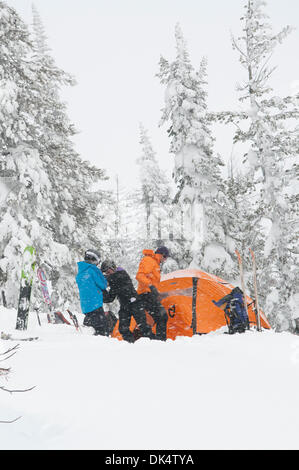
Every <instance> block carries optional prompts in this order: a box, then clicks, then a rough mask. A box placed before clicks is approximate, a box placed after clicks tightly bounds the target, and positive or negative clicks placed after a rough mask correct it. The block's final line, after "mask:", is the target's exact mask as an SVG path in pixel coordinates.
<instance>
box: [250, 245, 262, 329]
mask: <svg viewBox="0 0 299 470" xmlns="http://www.w3.org/2000/svg"><path fill="white" fill-rule="evenodd" d="M249 251H250V254H251V258H252V270H253V286H254V310H255V316H256V328H257V331H262V328H261V316H260V308H259V301H258V293H257V280H256V262H255V254H254V252H253V251H252V249H251V248H249Z"/></svg>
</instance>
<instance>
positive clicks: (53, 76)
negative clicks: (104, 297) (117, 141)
mask: <svg viewBox="0 0 299 470" xmlns="http://www.w3.org/2000/svg"><path fill="white" fill-rule="evenodd" d="M36 21H37V17H36V16H35V35H33V39H31V38H30V35H29V30H28V27H27V26H26V25H25V24H24V22H23V21H22V20H21V19H20V17H19V15H18V14H17V13H16V11H15V10H14V9H12V8H10V7H8V6H7V5H6V4H5V3H4V2H0V34H1V38H2V39H1V44H0V54H1V57H2V60H1V82H0V94H1V104H2V106H1V115H0V127H1V133H0V135H1V137H0V138H1V148H2V154H1V159H2V162H3V164H4V165H5V168H6V169H7V170H9V171H11V172H12V173H13V174H14V177H15V179H16V180H17V181H18V182H19V185H18V186H16V188H15V189H13V190H12V191H10V193H9V194H8V196H7V198H6V201H5V204H2V206H1V208H0V211H1V219H0V244H1V260H0V284H1V290H3V291H5V294H6V299H7V303H8V305H9V306H16V302H17V297H18V290H19V276H20V262H21V254H22V251H23V249H24V247H25V246H26V245H27V244H33V245H34V246H35V247H36V250H37V253H38V257H39V262H43V261H47V262H48V263H49V264H50V265H52V266H53V267H54V268H55V271H56V274H57V272H59V275H58V276H55V282H56V286H55V291H56V292H57V293H58V296H57V299H56V301H57V302H59V301H60V300H62V299H63V300H70V301H71V300H73V299H74V298H76V297H77V295H76V294H77V292H76V291H75V289H76V287H75V282H74V275H75V269H76V266H75V261H76V260H77V259H78V258H79V256H80V257H81V256H82V252H83V251H84V248H85V247H87V248H88V247H89V246H97V247H99V240H98V236H97V234H95V233H94V232H93V231H92V229H91V226H92V223H94V222H95V220H96V219H97V218H99V217H100V212H98V213H97V208H98V205H99V203H100V202H101V194H100V193H92V192H89V190H88V188H90V186H91V183H92V182H94V181H96V180H98V179H101V178H102V177H103V172H102V171H101V170H97V169H94V168H92V167H91V166H90V165H89V164H87V163H85V162H82V161H81V159H80V158H79V156H78V155H77V154H76V152H75V151H74V148H73V144H72V142H71V136H72V135H73V133H74V128H73V125H72V124H71V123H70V122H69V119H68V118H67V114H66V106H65V104H64V103H63V102H62V101H61V100H60V99H59V89H60V87H61V86H62V85H66V84H70V83H71V79H70V77H69V76H68V75H67V74H65V73H64V72H62V71H61V70H59V69H58V68H57V67H56V66H55V64H54V61H53V60H52V59H51V57H50V56H49V55H48V52H47V48H46V47H41V43H42V44H45V43H44V41H45V38H44V37H40V36H39V33H38V31H37V29H36V25H37V23H36ZM79 253H80V254H79ZM49 277H50V276H49Z"/></svg>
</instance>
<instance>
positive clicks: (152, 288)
mask: <svg viewBox="0 0 299 470" xmlns="http://www.w3.org/2000/svg"><path fill="white" fill-rule="evenodd" d="M149 288H150V290H151V293H152V294H154V295H155V297H159V292H158V289H157V288H156V287H155V286H149Z"/></svg>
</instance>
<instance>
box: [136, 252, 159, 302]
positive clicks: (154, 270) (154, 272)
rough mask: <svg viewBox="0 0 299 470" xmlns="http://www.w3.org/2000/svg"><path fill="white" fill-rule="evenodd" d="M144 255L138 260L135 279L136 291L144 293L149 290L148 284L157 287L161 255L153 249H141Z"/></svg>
mask: <svg viewBox="0 0 299 470" xmlns="http://www.w3.org/2000/svg"><path fill="white" fill-rule="evenodd" d="M143 255H144V257H143V258H142V260H141V261H140V264H139V268H138V272H137V274H136V279H137V281H138V287H137V293H138V294H144V293H145V292H150V291H151V290H150V288H149V286H155V287H156V288H157V289H159V284H160V277H161V274H160V263H161V259H162V255H160V254H156V253H154V252H153V250H143Z"/></svg>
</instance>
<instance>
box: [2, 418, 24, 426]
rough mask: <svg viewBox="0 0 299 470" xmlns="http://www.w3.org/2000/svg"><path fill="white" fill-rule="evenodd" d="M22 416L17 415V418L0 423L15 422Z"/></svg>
mask: <svg viewBox="0 0 299 470" xmlns="http://www.w3.org/2000/svg"><path fill="white" fill-rule="evenodd" d="M20 418H22V416H18V417H17V418H15V419H11V420H10V421H0V424H11V423H15V422H16V421H18V419H20Z"/></svg>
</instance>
